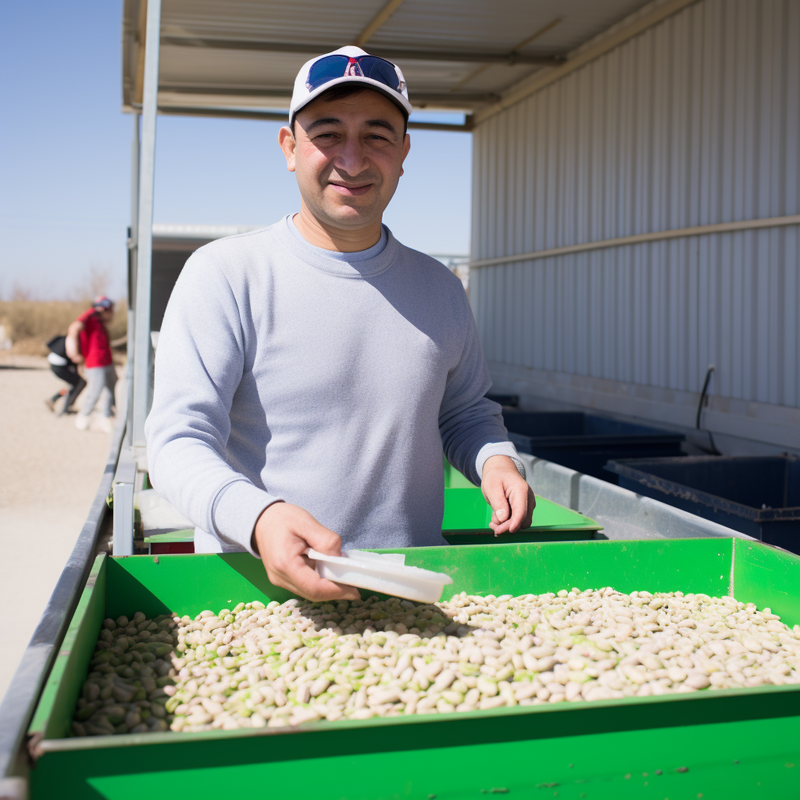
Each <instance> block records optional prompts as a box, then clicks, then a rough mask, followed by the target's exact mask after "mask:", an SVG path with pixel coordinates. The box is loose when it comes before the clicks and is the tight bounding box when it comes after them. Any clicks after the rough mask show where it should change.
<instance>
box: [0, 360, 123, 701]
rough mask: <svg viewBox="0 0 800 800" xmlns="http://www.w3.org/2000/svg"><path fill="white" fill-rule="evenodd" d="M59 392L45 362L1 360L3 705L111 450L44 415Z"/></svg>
mask: <svg viewBox="0 0 800 800" xmlns="http://www.w3.org/2000/svg"><path fill="white" fill-rule="evenodd" d="M63 385H64V384H63V383H62V382H61V381H59V380H58V378H56V376H55V375H53V373H52V372H51V371H50V369H49V368H48V365H47V361H46V360H45V359H44V358H36V357H31V356H9V355H7V354H3V353H2V352H0V456H1V457H0V548H2V550H0V552H1V553H2V556H0V608H2V609H3V611H4V613H3V614H0V642H2V646H1V649H2V652H0V698H2V696H3V695H4V694H5V692H6V689H7V688H8V686H9V684H10V682H11V678H12V676H13V674H14V671H15V670H16V668H17V664H18V662H19V660H20V658H21V656H22V653H23V651H24V649H25V647H26V645H27V644H28V641H29V639H30V637H31V635H32V633H33V630H34V628H35V627H36V624H37V622H38V621H39V617H40V616H41V614H42V611H43V610H44V608H45V605H46V604H47V601H48V599H49V597H50V594H51V592H52V590H53V588H54V587H55V584H56V581H57V579H58V576H59V575H60V574H61V570H62V569H63V567H64V564H65V563H66V560H67V557H68V556H69V554H70V552H71V551H72V547H73V545H74V544H75V540H76V539H77V538H78V534H79V533H80V530H81V528H82V527H83V523H84V521H85V519H86V516H87V515H88V513H89V508H90V506H91V504H92V500H93V499H94V496H95V493H96V492H97V488H98V486H99V484H100V478H101V477H102V474H103V469H104V467H105V463H106V460H107V458H108V451H109V447H110V445H111V436H110V435H109V434H104V433H97V432H92V431H88V432H87V431H83V432H81V431H78V430H76V429H75V424H74V420H75V417H74V416H67V417H56V416H55V415H54V414H52V413H51V412H50V411H49V410H48V409H47V407H46V406H45V404H44V400H45V398H46V397H49V396H51V395H52V394H53V393H54V392H56V391H57V390H58V389H59V388H60V387H61V386H63ZM117 387H118V390H119V387H120V384H119V383H118V384H117ZM79 402H80V400H79Z"/></svg>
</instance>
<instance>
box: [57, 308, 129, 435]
mask: <svg viewBox="0 0 800 800" xmlns="http://www.w3.org/2000/svg"><path fill="white" fill-rule="evenodd" d="M113 317H114V303H113V302H112V301H111V300H109V299H108V298H107V297H106V296H105V295H101V296H100V297H98V298H96V299H95V301H94V303H93V304H92V307H91V308H90V309H88V310H87V311H84V312H83V314H81V315H80V316H79V317H78V319H76V320H75V322H73V323H72V324H71V325H70V326H69V329H68V330H67V341H66V348H67V356H68V357H69V358H70V359H71V360H72V361H74V362H75V363H76V364H83V366H84V373H85V375H86V381H87V384H88V388H87V389H86V394H85V395H84V400H83V403H82V405H81V410H80V412H79V413H78V415H77V417H76V418H75V427H76V428H77V429H78V430H79V431H85V430H87V429H88V428H89V419H90V417H91V414H92V411H94V408H95V405H97V402H98V400H100V398H101V396H102V402H101V403H100V405H99V407H98V410H99V412H100V414H99V419H98V421H97V423H96V426H95V427H96V428H97V429H98V430H101V431H104V432H106V433H111V428H112V426H111V414H112V412H113V408H114V386H115V385H116V382H117V373H116V370H115V369H114V364H113V361H112V358H111V344H110V342H109V340H108V328H107V327H106V326H107V325H108V324H109V323H110V322H111V320H112V319H113ZM104 390H105V391H104Z"/></svg>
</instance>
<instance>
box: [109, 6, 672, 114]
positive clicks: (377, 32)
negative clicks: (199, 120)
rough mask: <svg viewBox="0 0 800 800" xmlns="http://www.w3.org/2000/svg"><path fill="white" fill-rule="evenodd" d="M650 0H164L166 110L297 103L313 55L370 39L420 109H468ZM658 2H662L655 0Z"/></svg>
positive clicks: (139, 63)
mask: <svg viewBox="0 0 800 800" xmlns="http://www.w3.org/2000/svg"><path fill="white" fill-rule="evenodd" d="M645 5H648V2H647V0H492V2H488V1H487V0H388V2H387V0H347V2H342V3H331V2H329V0H290V2H287V1H286V0H226V1H225V2H220V0H163V4H162V14H161V46H160V67H159V97H158V105H159V110H160V111H161V112H167V113H169V112H172V113H210V114H214V115H217V114H219V115H240V114H253V113H254V112H255V114H256V115H257V116H263V114H264V112H265V111H267V110H273V109H278V110H280V109H286V108H288V104H289V99H290V95H291V88H292V83H293V80H294V76H295V75H296V73H297V71H298V70H299V68H300V66H301V65H302V64H303V63H304V62H305V61H306V60H307V59H309V58H311V57H312V56H313V55H316V54H319V53H324V52H326V51H329V50H334V49H336V48H337V47H341V46H342V45H344V44H354V43H355V44H360V45H361V46H362V47H364V48H365V49H367V50H368V51H369V52H372V53H375V54H376V55H381V56H384V57H386V58H390V59H392V60H394V61H397V63H399V64H400V66H401V67H402V69H403V72H404V73H405V76H406V79H407V82H408V85H409V92H410V97H411V102H412V104H413V105H414V108H415V109H418V110H423V109H424V110H442V109H451V110H458V111H463V112H466V113H468V114H470V113H474V112H479V111H481V110H482V109H485V108H487V107H489V106H491V105H493V104H495V103H497V102H498V101H499V100H500V99H501V98H502V96H503V95H504V93H507V92H508V91H509V90H511V89H512V88H513V87H515V86H516V85H517V84H519V83H520V82H521V81H524V80H526V79H529V78H530V77H531V76H532V75H534V73H538V72H542V71H545V70H551V69H552V68H553V67H555V66H558V65H560V64H563V63H564V61H565V60H568V59H569V57H570V54H572V53H574V51H575V50H576V49H577V48H579V47H580V46H581V45H584V44H585V43H587V42H588V41H590V40H591V39H593V38H594V37H596V36H597V35H599V34H602V33H603V32H604V31H607V30H608V29H609V28H610V27H612V26H613V25H615V24H616V23H618V22H620V21H621V20H622V19H624V18H626V17H628V16H629V15H631V14H633V13H634V12H636V11H638V10H639V9H641V8H642V7H643V6H645ZM649 5H651V6H652V5H658V3H657V2H656V3H652V2H651V3H649ZM146 6H147V0H125V5H124V22H123V97H122V101H123V107H124V109H125V110H127V111H130V110H133V109H134V108H139V107H140V106H141V102H142V84H143V72H144V69H143V62H144V39H145V36H144V30H145V17H146Z"/></svg>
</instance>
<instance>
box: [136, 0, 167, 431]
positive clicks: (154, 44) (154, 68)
mask: <svg viewBox="0 0 800 800" xmlns="http://www.w3.org/2000/svg"><path fill="white" fill-rule="evenodd" d="M160 28H161V0H149V2H148V4H147V36H146V40H145V58H144V96H143V100H142V144H141V155H140V169H139V175H140V179H139V214H138V225H137V227H138V231H137V237H136V239H137V245H138V252H137V258H136V305H135V317H136V319H135V325H134V345H135V349H134V364H133V444H134V446H139V447H141V446H144V445H145V438H144V423H145V420H146V419H147V413H148V411H149V410H150V401H151V397H152V386H151V383H150V382H151V373H152V368H151V365H152V361H153V352H152V349H151V344H150V287H151V283H152V259H153V189H154V185H155V156H156V114H157V110H158V56H159V44H160V34H161V30H160Z"/></svg>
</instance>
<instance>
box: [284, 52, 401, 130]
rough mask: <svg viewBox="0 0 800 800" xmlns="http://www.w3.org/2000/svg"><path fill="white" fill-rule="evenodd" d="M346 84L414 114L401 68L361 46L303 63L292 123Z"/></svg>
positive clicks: (290, 108) (298, 75) (290, 111)
mask: <svg viewBox="0 0 800 800" xmlns="http://www.w3.org/2000/svg"><path fill="white" fill-rule="evenodd" d="M343 83H361V84H364V86H365V87H367V88H370V89H374V90H375V91H376V92H380V93H381V94H383V95H385V96H386V97H388V98H389V99H390V100H391V101H392V102H394V103H395V104H396V105H398V106H399V107H400V108H401V109H402V110H403V111H404V112H405V115H406V117H407V116H408V115H409V114H410V113H411V103H409V102H408V89H407V88H406V81H405V78H404V77H403V73H402V72H401V70H400V67H398V66H397V64H393V63H392V62H391V61H387V60H386V59H385V58H380V57H379V56H373V55H370V54H369V53H367V52H365V51H364V50H362V49H361V48H360V47H355V46H354V45H348V46H347V47H340V48H339V49H338V50H334V51H333V52H332V53H325V54H324V55H321V56H317V57H316V58H312V59H311V60H310V61H306V63H305V64H303V66H302V67H301V69H300V72H298V73H297V77H296V78H295V80H294V92H293V93H292V102H291V105H290V106H289V122H290V123H291V122H292V121H293V120H294V117H295V114H297V112H298V111H300V109H301V108H304V107H305V106H307V105H308V104H309V103H310V102H311V101H312V100H314V99H315V98H316V97H318V96H319V95H321V94H322V93H323V92H326V91H327V90H328V89H331V88H332V87H334V86H339V85H341V84H343Z"/></svg>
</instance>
